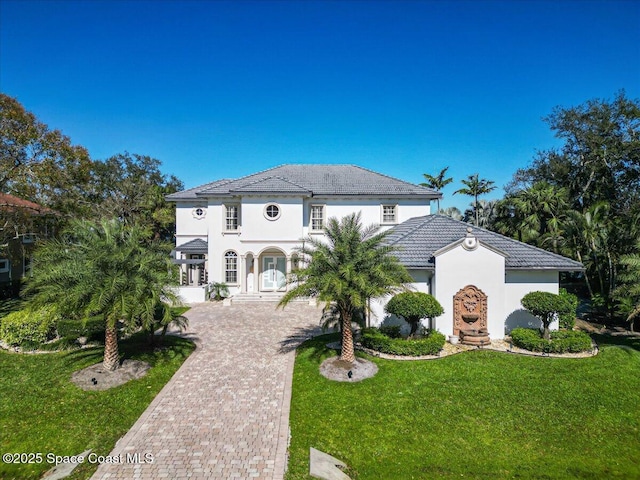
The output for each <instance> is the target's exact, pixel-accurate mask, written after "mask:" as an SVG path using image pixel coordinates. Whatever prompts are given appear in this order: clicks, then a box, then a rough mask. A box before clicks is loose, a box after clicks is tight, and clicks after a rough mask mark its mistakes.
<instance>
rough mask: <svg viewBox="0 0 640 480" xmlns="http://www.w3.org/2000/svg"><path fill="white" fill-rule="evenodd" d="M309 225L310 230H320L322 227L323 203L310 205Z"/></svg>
mask: <svg viewBox="0 0 640 480" xmlns="http://www.w3.org/2000/svg"><path fill="white" fill-rule="evenodd" d="M309 223H310V225H311V231H312V232H318V231H322V229H323V228H324V205H311V221H310V222H309Z"/></svg>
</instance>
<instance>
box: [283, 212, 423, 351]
mask: <svg viewBox="0 0 640 480" xmlns="http://www.w3.org/2000/svg"><path fill="white" fill-rule="evenodd" d="M360 217H361V215H360V213H352V214H350V215H347V216H346V217H344V218H342V219H341V220H338V219H337V218H335V217H332V218H329V219H328V221H327V227H326V230H325V234H326V238H321V239H318V238H316V237H307V238H306V239H305V240H304V243H303V246H302V247H299V248H298V249H297V251H298V252H299V253H300V254H301V255H303V256H304V258H305V262H304V265H305V266H304V267H302V268H300V269H299V270H297V271H296V272H295V273H293V274H292V275H291V276H290V277H289V279H288V282H287V283H288V284H289V285H291V286H292V287H293V288H292V289H291V290H289V291H288V292H287V293H286V294H285V295H284V297H283V298H282V300H280V303H279V304H278V306H281V307H284V306H285V305H287V304H288V303H289V302H291V301H292V300H293V299H294V298H298V297H317V298H318V299H319V300H321V301H324V302H333V303H334V304H335V306H336V309H337V311H338V312H339V315H340V321H341V322H342V351H341V354H340V360H342V361H345V362H349V363H352V362H353V361H355V356H354V350H353V332H352V330H351V321H352V320H353V317H354V315H356V312H357V311H358V310H360V309H366V308H367V306H368V299H369V298H374V297H381V296H383V295H388V294H393V293H397V292H398V291H401V290H402V289H403V286H404V284H405V283H409V282H411V281H412V279H411V276H410V275H409V273H408V272H407V270H406V269H405V267H404V266H403V265H402V264H401V263H400V262H399V261H398V259H397V258H396V257H394V256H392V255H391V254H392V252H393V247H390V246H388V245H384V244H383V241H384V239H385V237H386V233H385V232H383V233H375V232H376V231H377V230H378V226H377V225H371V226H369V227H366V228H363V226H362V223H361V220H360Z"/></svg>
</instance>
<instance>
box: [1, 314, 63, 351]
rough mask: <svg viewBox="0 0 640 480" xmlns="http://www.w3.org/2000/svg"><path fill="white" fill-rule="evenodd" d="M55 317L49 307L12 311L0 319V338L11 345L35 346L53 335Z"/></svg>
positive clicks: (56, 316)
mask: <svg viewBox="0 0 640 480" xmlns="http://www.w3.org/2000/svg"><path fill="white" fill-rule="evenodd" d="M57 319H58V315H57V314H56V313H55V311H54V310H53V309H52V308H51V307H44V308H40V309H37V310H33V309H30V308H27V309H24V310H18V311H17V312H12V313H10V314H9V315H7V316H5V317H2V319H1V320H0V339H2V340H3V341H4V342H5V343H7V344H9V345H12V346H24V347H28V348H30V349H33V348H37V346H38V345H39V344H41V343H44V342H46V341H47V340H51V339H52V338H53V337H54V336H55V325H56V320H57Z"/></svg>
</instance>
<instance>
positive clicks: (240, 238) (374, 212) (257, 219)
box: [176, 195, 430, 309]
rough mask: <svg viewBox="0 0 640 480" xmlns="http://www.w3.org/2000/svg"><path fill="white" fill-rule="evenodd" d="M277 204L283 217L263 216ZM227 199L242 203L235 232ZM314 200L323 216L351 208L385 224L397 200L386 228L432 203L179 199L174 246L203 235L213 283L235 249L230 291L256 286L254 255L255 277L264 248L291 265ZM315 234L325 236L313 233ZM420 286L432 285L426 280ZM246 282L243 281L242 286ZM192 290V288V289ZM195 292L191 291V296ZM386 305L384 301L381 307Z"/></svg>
mask: <svg viewBox="0 0 640 480" xmlns="http://www.w3.org/2000/svg"><path fill="white" fill-rule="evenodd" d="M270 203H275V204H276V205H278V206H279V207H280V216H279V217H278V218H277V219H276V220H270V219H267V218H266V217H265V214H264V211H265V206H266V205H267V204H270ZM227 204H235V205H239V206H240V218H239V228H238V231H236V232H228V231H225V228H226V227H225V222H226V208H225V206H226V205H227ZM311 205H323V206H324V220H325V221H326V220H327V219H328V218H330V217H337V218H342V217H344V216H346V215H349V214H351V213H353V212H362V223H363V225H365V226H368V225H370V224H381V221H382V205H396V206H397V208H396V216H397V218H396V222H395V223H393V224H388V225H381V226H382V228H383V229H385V230H386V229H388V228H391V227H392V226H393V225H396V224H399V223H402V222H404V221H406V220H408V219H409V218H413V217H417V216H424V215H428V214H429V212H430V202H429V201H428V200H424V199H423V200H415V199H380V198H362V197H360V198H356V197H343V198H336V197H325V198H321V197H313V198H308V197H303V196H294V195H290V196H286V195H280V196H271V195H247V196H242V197H240V196H238V197H217V198H208V199H203V200H192V201H191V200H190V201H178V202H177V204H176V246H179V245H182V244H184V243H186V242H189V241H191V240H194V239H197V238H201V239H203V240H206V241H207V242H208V245H209V250H208V255H207V272H208V279H209V282H214V281H216V282H222V281H224V280H225V261H224V254H225V253H226V252H228V251H230V250H231V251H234V252H236V253H237V255H238V257H237V258H238V279H239V281H238V283H237V284H232V285H229V290H230V293H231V294H232V295H233V294H237V293H240V292H247V291H253V292H255V291H256V288H257V289H258V290H259V289H260V282H259V281H257V283H256V284H252V285H251V288H249V282H247V274H248V273H249V268H250V265H251V258H253V259H254V267H253V268H254V276H257V275H259V274H260V271H261V268H262V266H261V265H259V260H260V258H261V255H262V254H264V253H265V252H269V253H273V254H276V255H284V256H285V257H286V258H287V271H289V270H290V268H291V255H292V254H293V253H294V249H295V248H296V247H298V246H300V244H301V240H302V239H303V238H304V237H306V236H307V235H309V234H310V233H311V232H310V230H309V223H310V211H311V208H310V207H311ZM196 208H203V209H204V210H205V211H206V215H205V216H204V217H203V218H196V217H195V216H194V214H193V212H194V210H195V209H196ZM313 235H320V236H321V235H322V234H321V233H320V234H319V233H313ZM423 283H424V285H423V286H422V287H420V286H418V288H419V289H420V290H421V291H426V290H425V289H427V288H428V286H427V285H428V283H427V280H425V281H424V282H423ZM243 284H244V285H243ZM190 293H192V292H190ZM190 296H191V295H190ZM380 308H381V309H382V306H381V307H380Z"/></svg>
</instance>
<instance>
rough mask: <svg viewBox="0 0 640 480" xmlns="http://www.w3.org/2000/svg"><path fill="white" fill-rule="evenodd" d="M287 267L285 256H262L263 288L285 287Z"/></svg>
mask: <svg viewBox="0 0 640 480" xmlns="http://www.w3.org/2000/svg"><path fill="white" fill-rule="evenodd" d="M286 268H287V261H286V259H285V257H276V256H268V257H262V290H266V291H275V290H280V289H282V288H284V286H285V283H286V282H285V280H286V271H287V270H286Z"/></svg>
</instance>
